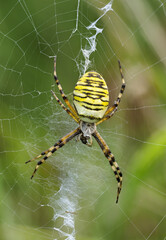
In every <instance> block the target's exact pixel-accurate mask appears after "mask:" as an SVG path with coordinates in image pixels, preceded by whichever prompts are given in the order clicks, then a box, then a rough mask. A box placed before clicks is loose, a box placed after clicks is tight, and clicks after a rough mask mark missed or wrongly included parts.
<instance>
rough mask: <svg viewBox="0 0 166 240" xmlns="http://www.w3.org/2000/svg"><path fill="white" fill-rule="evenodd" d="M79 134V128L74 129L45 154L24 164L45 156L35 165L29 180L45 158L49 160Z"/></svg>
mask: <svg viewBox="0 0 166 240" xmlns="http://www.w3.org/2000/svg"><path fill="white" fill-rule="evenodd" d="M80 133H81V130H80V128H79V127H78V128H76V129H75V130H74V131H72V132H70V133H69V134H67V135H66V136H64V137H62V138H61V139H60V140H59V141H58V142H57V143H55V144H54V145H53V146H52V147H50V148H49V149H48V150H46V151H45V152H42V153H41V154H40V155H38V156H37V157H35V158H33V159H31V160H28V161H27V162H25V163H29V162H32V161H34V160H35V159H38V158H40V157H41V156H43V155H45V156H44V157H43V158H42V159H41V160H40V161H39V162H38V163H37V165H36V167H35V170H34V172H33V174H32V176H31V179H32V178H33V177H34V175H35V173H36V171H37V169H38V168H39V166H40V165H41V164H42V163H44V162H45V161H46V160H47V158H49V157H50V156H51V155H52V154H53V153H54V152H55V151H57V150H58V149H59V148H61V147H63V146H64V145H65V144H66V143H67V142H69V141H70V140H71V139H72V138H74V137H75V136H77V135H78V134H80Z"/></svg>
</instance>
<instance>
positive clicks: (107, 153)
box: [92, 131, 122, 203]
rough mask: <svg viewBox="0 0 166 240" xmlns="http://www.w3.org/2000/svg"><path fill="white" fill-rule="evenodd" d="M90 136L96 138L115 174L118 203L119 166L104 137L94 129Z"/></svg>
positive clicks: (119, 187) (120, 183)
mask: <svg viewBox="0 0 166 240" xmlns="http://www.w3.org/2000/svg"><path fill="white" fill-rule="evenodd" d="M92 136H93V137H94V138H95V139H96V141H97V142H98V144H99V146H100V147H101V149H102V151H103V153H104V155H105V156H106V158H107V159H108V161H109V163H110V165H111V168H112V170H113V172H114V174H115V177H116V180H117V182H118V189H117V198H116V203H118V200H119V194H120V192H121V189H122V172H121V171H120V168H119V166H118V164H117V162H116V161H115V158H114V155H113V154H112V153H111V151H110V149H109V147H108V145H107V144H106V143H105V141H104V139H103V138H102V137H101V136H100V134H99V133H98V132H97V131H95V132H94V133H93V134H92Z"/></svg>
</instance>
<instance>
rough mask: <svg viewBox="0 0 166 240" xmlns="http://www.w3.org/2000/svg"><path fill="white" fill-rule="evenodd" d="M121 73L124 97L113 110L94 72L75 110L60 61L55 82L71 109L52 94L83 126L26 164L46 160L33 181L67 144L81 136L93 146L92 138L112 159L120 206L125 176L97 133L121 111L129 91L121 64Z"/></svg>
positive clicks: (79, 87) (84, 80) (77, 92)
mask: <svg viewBox="0 0 166 240" xmlns="http://www.w3.org/2000/svg"><path fill="white" fill-rule="evenodd" d="M118 63H119V69H120V74H121V79H122V86H121V90H120V93H119V95H118V97H117V99H116V101H115V102H114V104H113V105H112V106H111V107H108V105H109V92H108V87H107V85H106V82H105V80H104V79H103V77H102V76H101V75H100V74H99V73H97V72H94V71H91V72H87V73H85V74H84V75H83V76H82V77H81V78H80V79H79V80H78V82H77V84H76V86H75V89H74V92H73V103H74V107H73V106H72V105H71V104H70V102H69V100H68V98H67V96H66V95H65V93H64V92H63V89H62V87H61V84H60V82H59V80H58V78H57V74H56V58H55V61H54V79H55V82H56V84H57V86H58V88H59V91H60V93H61V95H62V98H63V100H64V102H65V103H66V105H67V107H66V106H65V105H64V104H63V103H62V102H61V101H60V100H59V99H58V97H57V96H56V95H55V93H54V92H53V91H51V92H52V94H53V96H54V98H55V99H56V101H57V102H58V103H59V105H60V106H61V107H62V108H63V109H64V110H65V111H66V112H67V113H68V114H69V115H70V116H71V117H72V118H73V119H74V120H75V121H76V122H77V123H78V124H79V126H78V128H76V129H75V130H74V131H72V132H70V133H68V134H67V135H66V136H64V137H62V138H61V139H60V140H59V141H58V142H56V143H55V144H54V145H53V146H52V147H50V148H49V149H48V150H46V151H44V152H42V153H41V154H40V155H38V156H37V157H35V158H33V159H31V160H28V161H27V162H26V163H29V162H32V161H34V160H36V159H38V158H41V157H43V158H42V159H41V160H40V161H38V163H37V165H36V167H35V170H34V172H33V174H32V176H31V179H32V178H33V177H34V175H35V173H36V171H37V169H38V168H39V166H40V165H41V164H42V163H44V162H45V161H46V160H47V159H48V158H49V157H50V156H51V155H52V154H53V153H54V152H55V151H57V150H58V149H59V148H61V147H63V146H64V145H65V144H66V143H67V142H69V141H70V140H71V139H72V138H74V137H76V136H77V139H78V140H81V141H82V143H84V144H86V145H88V146H91V144H92V136H93V137H94V138H95V139H96V141H97V142H98V144H99V146H100V148H101V149H102V151H103V153H104V155H105V157H106V158H107V159H108V161H109V163H110V165H111V168H112V170H113V172H114V174H115V177H116V180H117V182H118V189H117V198H116V203H117V202H118V199H119V194H120V191H121V188H122V173H121V171H120V168H119V166H118V164H117V163H116V161H115V158H114V155H113V154H112V153H111V151H110V149H109V147H108V145H107V144H106V143H105V141H104V139H103V138H102V137H101V136H100V134H99V133H98V131H97V130H96V126H97V125H98V124H100V123H102V122H104V121H105V120H107V119H109V118H110V117H112V116H113V115H114V113H115V112H116V111H117V108H118V105H119V103H120V100H121V97H122V94H123V92H124V89H125V81H124V77H123V73H122V68H121V64H120V61H118Z"/></svg>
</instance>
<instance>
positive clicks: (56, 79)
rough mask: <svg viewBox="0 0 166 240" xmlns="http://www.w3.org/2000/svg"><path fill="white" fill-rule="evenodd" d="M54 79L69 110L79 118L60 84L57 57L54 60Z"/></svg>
mask: <svg viewBox="0 0 166 240" xmlns="http://www.w3.org/2000/svg"><path fill="white" fill-rule="evenodd" d="M54 79H55V82H56V84H57V86H58V89H59V91H60V94H61V96H62V98H63V100H64V101H65V103H66V105H67V106H68V107H69V109H70V110H71V112H72V113H73V114H74V115H75V116H77V113H76V110H75V109H74V108H73V106H72V105H71V104H70V102H69V100H68V98H67V96H66V95H65V93H64V92H63V89H62V86H61V84H60V82H59V80H58V77H57V74H56V57H55V59H54Z"/></svg>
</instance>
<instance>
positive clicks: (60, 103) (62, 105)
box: [51, 90, 79, 123]
mask: <svg viewBox="0 0 166 240" xmlns="http://www.w3.org/2000/svg"><path fill="white" fill-rule="evenodd" d="M51 93H52V95H53V96H54V98H55V99H56V101H57V102H58V103H59V105H60V106H61V107H62V108H63V109H64V110H65V111H66V112H67V113H68V114H69V115H70V116H71V117H72V118H73V119H74V120H75V121H76V122H77V123H79V118H78V117H76V116H75V115H74V114H73V113H72V112H71V111H70V110H69V109H68V108H66V107H65V105H64V104H63V103H62V102H61V101H60V100H59V98H58V97H57V96H56V94H55V93H54V92H53V91H52V90H51Z"/></svg>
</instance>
